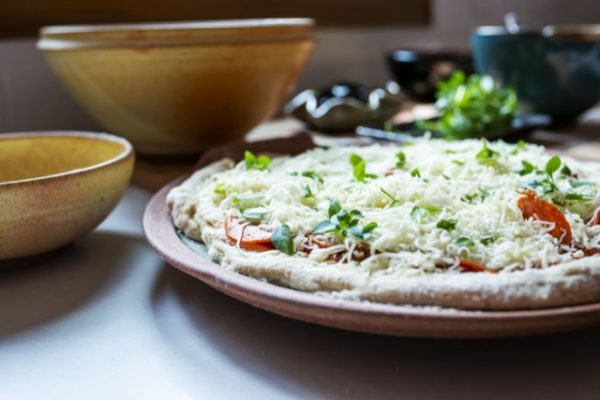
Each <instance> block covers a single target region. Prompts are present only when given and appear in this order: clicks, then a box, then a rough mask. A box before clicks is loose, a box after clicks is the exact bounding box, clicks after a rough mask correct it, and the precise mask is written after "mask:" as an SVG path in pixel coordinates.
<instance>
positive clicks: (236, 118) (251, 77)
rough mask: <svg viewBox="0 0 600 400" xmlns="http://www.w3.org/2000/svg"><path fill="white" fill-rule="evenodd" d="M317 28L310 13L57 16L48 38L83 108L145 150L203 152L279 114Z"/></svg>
mask: <svg viewBox="0 0 600 400" xmlns="http://www.w3.org/2000/svg"><path fill="white" fill-rule="evenodd" d="M313 30H314V24H313V21H312V20H310V19H300V18H294V19H263V20H231V21H210V22H187V23H183V22H180V23H159V24H127V25H88V26H52V27H46V28H44V29H42V31H41V34H40V40H39V42H38V48H39V49H41V50H42V51H43V52H44V54H45V56H46V58H47V60H48V61H49V63H50V65H51V66H52V68H53V70H54V72H55V73H56V75H57V76H58V77H59V78H60V80H61V81H62V83H63V84H64V85H65V86H66V88H67V89H68V90H69V91H70V92H71V94H72V95H73V96H74V97H75V99H77V100H78V102H79V103H80V104H81V105H82V106H83V108H85V109H86V110H87V111H88V112H89V113H90V114H91V115H92V116H93V117H95V118H96V119H97V120H98V121H99V122H100V123H101V124H102V125H104V127H105V128H106V129H107V130H109V131H111V132H114V133H116V134H119V135H122V136H125V137H127V138H128V139H130V140H131V142H132V143H133V144H134V146H135V148H136V150H137V151H138V152H140V153H143V154H149V155H173V154H193V153H198V152H200V151H201V150H203V149H205V148H207V147H210V146H213V145H215V144H219V143H223V142H227V141H231V140H234V139H237V138H240V137H242V136H243V135H244V134H245V133H247V132H248V131H249V130H250V129H252V128H253V127H255V126H256V125H258V124H259V123H260V122H261V121H263V120H265V119H267V118H269V117H270V116H272V114H273V113H274V112H275V111H276V110H277V109H278V107H279V106H280V104H281V102H282V101H283V100H284V98H285V97H286V96H287V95H288V94H289V92H290V91H291V89H292V85H293V84H294V82H295V81H296V80H297V78H298V76H299V75H300V73H301V71H302V69H303V67H304V65H305V64H306V62H307V60H308V58H309V56H310V54H311V51H312V48H313V45H314V38H313Z"/></svg>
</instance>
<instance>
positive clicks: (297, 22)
mask: <svg viewBox="0 0 600 400" xmlns="http://www.w3.org/2000/svg"><path fill="white" fill-rule="evenodd" d="M314 25H315V21H314V20H313V19H312V18H248V19H218V20H197V21H165V22H131V23H121V22H119V23H107V24H74V25H49V26H44V27H42V28H41V29H40V33H41V34H45V35H53V34H67V33H87V32H111V31H115V32H116V31H128V30H133V31H145V30H149V31H164V30H190V29H193V30H208V29H219V30H222V29H240V28H242V29H253V28H264V27H281V26H314Z"/></svg>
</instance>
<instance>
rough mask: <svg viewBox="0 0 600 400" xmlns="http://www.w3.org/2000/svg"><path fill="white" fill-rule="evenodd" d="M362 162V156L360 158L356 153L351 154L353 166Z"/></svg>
mask: <svg viewBox="0 0 600 400" xmlns="http://www.w3.org/2000/svg"><path fill="white" fill-rule="evenodd" d="M361 161H364V160H363V158H362V157H361V156H359V155H358V154H356V153H352V154H350V164H352V165H356V164H358V163H359V162H361Z"/></svg>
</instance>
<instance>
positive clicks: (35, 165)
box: [0, 132, 134, 265]
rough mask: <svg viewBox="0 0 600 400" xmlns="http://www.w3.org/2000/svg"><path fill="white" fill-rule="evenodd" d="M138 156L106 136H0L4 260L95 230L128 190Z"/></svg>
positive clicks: (1, 253) (0, 254) (123, 143)
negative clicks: (126, 189)
mask: <svg viewBox="0 0 600 400" xmlns="http://www.w3.org/2000/svg"><path fill="white" fill-rule="evenodd" d="M133 163H134V154H133V149H132V146H131V144H129V142H128V141H127V140H125V139H122V138H118V137H116V136H113V135H108V134H104V133H86V132H32V133H14V134H1V135H0V265H3V264H10V262H11V261H14V260H15V259H19V258H22V257H28V256H33V255H36V254H40V253H44V252H48V251H51V250H54V249H57V248H60V247H62V246H64V245H67V244H69V243H71V242H73V241H75V240H76V239H77V238H79V237H80V236H82V235H84V234H85V233H87V232H89V231H91V230H92V229H94V228H95V227H96V226H97V225H98V224H99V223H100V222H102V220H103V219H104V218H105V217H106V216H107V215H108V214H109V213H110V211H111V210H112V209H113V208H114V207H115V205H116V204H117V203H118V202H119V199H120V198H121V196H122V195H123V192H124V190H125V188H126V187H127V184H128V183H129V179H130V177H131V174H132V171H133Z"/></svg>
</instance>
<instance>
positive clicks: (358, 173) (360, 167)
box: [352, 160, 367, 182]
mask: <svg viewBox="0 0 600 400" xmlns="http://www.w3.org/2000/svg"><path fill="white" fill-rule="evenodd" d="M366 169H367V165H366V164H365V162H364V161H363V160H361V161H359V162H358V163H356V164H354V167H353V168H352V173H353V174H354V179H356V180H357V181H358V182H364V181H365V175H366Z"/></svg>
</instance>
